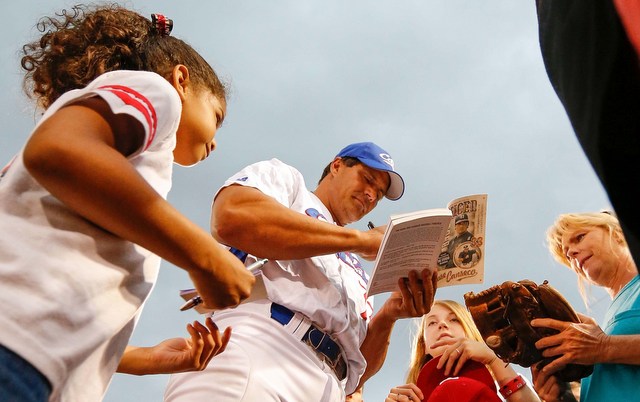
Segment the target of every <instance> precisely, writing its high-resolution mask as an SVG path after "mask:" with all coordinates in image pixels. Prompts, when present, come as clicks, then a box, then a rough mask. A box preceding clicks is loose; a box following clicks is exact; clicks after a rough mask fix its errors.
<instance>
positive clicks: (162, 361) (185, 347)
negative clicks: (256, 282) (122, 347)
mask: <svg viewBox="0 0 640 402" xmlns="http://www.w3.org/2000/svg"><path fill="white" fill-rule="evenodd" d="M205 324H206V327H205V326H204V325H202V324H201V323H200V322H198V321H195V322H194V323H193V325H192V324H188V325H187V331H188V332H189V334H190V335H191V338H190V339H189V338H171V339H167V340H165V341H163V342H161V343H159V344H158V345H156V346H152V347H134V346H128V347H127V349H126V351H125V353H124V355H123V356H122V360H121V361H120V365H119V366H118V372H120V373H127V374H136V375H145V374H171V373H181V372H186V371H201V370H204V369H205V367H207V365H208V364H209V362H210V361H211V359H212V358H213V357H214V356H215V355H218V354H220V353H222V352H223V351H224V349H225V348H226V346H227V344H228V343H229V339H230V337H231V328H227V329H225V331H224V332H223V333H222V334H221V333H220V331H219V330H218V326H217V325H216V324H215V323H214V322H213V321H212V320H211V318H210V317H207V319H206V320H205Z"/></svg>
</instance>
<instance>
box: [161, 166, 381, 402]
mask: <svg viewBox="0 0 640 402" xmlns="http://www.w3.org/2000/svg"><path fill="white" fill-rule="evenodd" d="M233 184H239V185H243V186H248V187H253V188H256V189H258V190H260V191H261V192H263V193H264V194H266V195H268V196H270V197H273V198H274V199H275V200H276V201H278V202H279V203H280V204H282V205H284V206H286V207H287V208H289V209H292V210H294V211H297V212H300V213H302V214H305V215H307V216H310V217H312V218H315V219H320V220H323V221H326V222H330V223H335V222H333V220H332V217H331V213H330V212H329V210H328V209H327V208H326V207H325V206H324V204H322V202H321V201H320V200H319V199H318V198H317V197H316V196H315V195H314V194H313V193H312V192H310V191H309V190H307V188H306V186H305V182H304V179H303V177H302V175H301V174H300V172H298V171H297V170H296V169H294V168H293V167H291V166H288V165H286V164H284V163H282V162H281V161H279V160H277V159H271V160H269V161H263V162H258V163H256V164H253V165H250V166H248V167H246V168H244V169H243V170H241V171H240V172H238V173H237V174H235V175H234V176H232V177H231V178H229V179H228V180H227V181H226V182H225V184H224V186H223V188H224V187H227V186H230V185H233ZM255 257H260V256H255ZM255 257H254V256H250V257H249V258H248V259H247V264H248V263H250V262H252V261H253V260H255ZM262 275H263V279H264V282H265V287H266V289H267V293H268V296H269V299H270V300H271V301H272V302H275V303H278V304H281V305H283V306H286V307H288V308H289V309H290V310H292V311H295V312H299V313H302V314H303V315H304V316H306V317H308V318H310V319H311V321H313V323H314V324H315V325H316V326H317V327H318V328H319V329H321V330H323V331H325V332H326V333H328V334H330V335H331V337H332V338H333V339H334V340H335V341H337V342H338V343H339V344H340V346H341V348H342V351H343V356H344V358H345V360H346V361H347V362H348V363H347V365H348V369H347V379H346V380H345V381H343V384H341V385H340V387H341V388H343V389H344V390H345V391H346V393H347V394H349V393H351V392H353V391H355V387H356V386H357V384H358V381H359V379H360V377H361V375H362V374H363V373H364V369H365V366H366V362H365V359H364V357H363V356H362V353H361V352H360V345H361V344H362V342H363V341H364V338H365V336H366V333H367V324H368V322H369V319H370V317H371V315H372V313H373V305H372V303H373V300H372V299H371V298H367V297H366V288H367V282H368V279H369V278H368V275H367V274H366V272H365V271H364V270H363V269H362V267H361V265H360V262H359V260H358V258H357V257H356V256H355V255H354V254H351V253H349V252H341V253H337V254H330V255H323V256H317V257H312V258H305V259H300V260H287V261H285V260H279V261H270V262H269V263H267V264H266V265H265V266H264V267H263V268H262ZM252 304H256V303H246V304H243V305H241V306H240V307H238V308H236V309H230V310H223V311H220V312H216V313H215V314H214V315H213V318H214V320H215V321H216V323H217V324H218V325H219V326H220V327H221V328H222V327H224V326H226V325H230V326H232V327H233V335H232V336H231V341H230V345H229V347H227V350H225V352H224V353H223V354H222V355H221V356H216V357H215V358H214V359H213V360H212V361H211V362H210V364H209V367H207V369H205V371H203V372H197V373H184V374H177V375H173V376H172V379H171V380H170V384H169V387H168V388H167V393H166V394H165V398H166V400H167V401H171V402H178V401H202V402H204V401H214V400H215V401H227V400H229V401H231V400H234V398H236V399H235V400H243V401H244V400H246V401H250V400H252V399H250V398H249V397H247V395H246V394H244V395H242V394H237V395H235V396H233V397H232V396H229V398H228V399H225V398H224V397H222V396H221V395H223V394H224V392H229V388H230V385H229V384H232V383H234V382H237V381H239V380H238V379H237V378H234V376H242V375H247V376H250V377H248V379H247V380H246V381H247V382H249V383H250V382H251V381H259V380H258V379H257V377H260V378H262V376H263V375H264V376H265V377H267V378H269V381H265V384H264V387H265V389H262V391H260V392H263V394H262V395H260V394H258V393H256V394H255V397H261V398H266V394H270V393H272V392H280V394H279V395H276V396H274V397H273V400H307V401H315V400H322V401H325V400H327V401H328V400H336V399H331V397H326V396H324V394H323V393H322V392H321V391H318V392H316V393H314V391H307V392H308V394H306V398H303V399H295V398H297V397H299V396H295V395H297V394H295V392H296V389H295V388H301V387H302V389H310V388H308V387H310V385H309V384H311V383H312V381H313V380H311V379H305V380H304V381H302V380H301V378H300V377H299V374H296V373H300V372H302V371H308V372H309V373H310V372H312V369H313V367H311V366H312V364H310V363H307V366H304V365H303V363H300V362H298V359H297V358H296V359H295V361H294V359H293V358H287V357H286V356H283V353H284V352H282V351H280V349H282V348H283V347H282V345H285V348H286V349H288V350H295V351H296V353H298V354H300V353H302V352H303V351H304V352H307V353H308V352H309V350H310V348H308V347H307V346H306V345H304V344H303V343H302V342H300V341H297V340H296V339H295V338H293V337H291V336H290V335H289V334H288V333H286V332H284V331H282V330H281V329H278V327H281V325H279V324H278V323H276V322H275V321H273V320H272V319H270V318H269V317H268V315H267V314H266V313H265V314H261V313H260V310H261V308H262V307H261V306H260V305H255V306H251V305H252ZM257 322H259V323H260V324H259V326H262V327H263V330H262V331H260V332H261V334H260V336H259V337H258V338H259V339H258V338H256V337H255V336H253V335H251V334H253V333H255V331H256V330H255V329H254V327H256V326H258V324H257ZM267 337H270V338H271V339H270V340H269V341H265V338H267ZM255 342H265V344H264V346H262V349H260V348H256V347H254V346H255V345H251V344H254V343H255ZM249 348H251V350H252V353H251V354H249V353H245V355H246V356H245V358H244V359H243V360H242V361H243V365H245V366H247V365H249V364H250V362H253V364H254V366H252V367H250V368H247V369H246V370H247V373H245V374H242V373H238V372H237V371H236V372H234V373H230V372H229V370H230V369H229V368H228V365H229V363H230V359H228V358H224V357H223V356H224V355H225V354H227V352H229V353H230V354H232V353H233V354H236V353H237V354H239V352H236V349H242V350H247V349H249ZM254 349H256V350H254ZM259 354H263V357H260V358H258V357H257V355H259ZM274 364H277V366H278V367H273V365H274ZM288 368H292V372H291V373H290V374H289V373H287V372H285V371H286V370H287V369H288ZM234 370H239V369H234ZM260 370H264V371H265V372H264V373H263V372H261V371H260ZM269 370H271V372H269ZM287 375H289V376H290V377H287V378H276V377H278V376H287ZM305 381H306V382H305ZM334 381H337V380H336V379H335V378H334ZM243 387H246V384H243ZM286 387H293V388H294V389H291V390H284V388H286ZM269 388H271V389H269ZM319 388H320V389H322V387H321V386H320V387H319ZM203 389H208V390H209V391H208V393H207V392H204V391H203ZM223 389H224V390H223ZM244 389H245V388H242V390H244ZM243 392H244V391H243ZM252 392H253V391H252ZM256 392H258V391H256ZM287 392H290V393H287ZM224 395H226V394H224ZM242 398H245V399H242ZM289 398H292V399H289ZM340 398H344V395H342V396H338V399H340ZM261 400H272V399H268V398H266V399H261Z"/></svg>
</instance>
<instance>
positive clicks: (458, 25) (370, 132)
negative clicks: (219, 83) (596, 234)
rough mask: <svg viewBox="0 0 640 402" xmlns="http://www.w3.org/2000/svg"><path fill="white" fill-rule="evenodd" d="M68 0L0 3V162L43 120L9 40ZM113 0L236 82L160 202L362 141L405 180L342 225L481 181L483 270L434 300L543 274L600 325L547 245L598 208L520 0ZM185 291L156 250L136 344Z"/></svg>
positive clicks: (204, 216)
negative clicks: (201, 152)
mask: <svg viewBox="0 0 640 402" xmlns="http://www.w3.org/2000/svg"><path fill="white" fill-rule="evenodd" d="M72 4H73V2H68V1H61V0H28V1H27V2H5V4H3V6H4V15H5V17H6V18H4V19H3V23H2V28H0V29H1V30H2V35H0V52H1V53H0V91H1V92H2V94H3V96H2V97H0V102H1V104H0V106H1V107H0V113H1V117H0V122H1V123H2V127H3V128H2V135H1V136H0V165H4V164H5V163H6V162H8V161H9V160H10V158H11V157H12V156H13V155H14V154H15V153H16V152H17V151H18V150H19V149H20V148H21V147H22V146H23V144H24V142H25V140H26V138H27V137H28V135H29V133H30V131H31V129H32V128H33V126H34V124H35V122H36V121H37V119H38V116H39V115H38V114H37V113H35V112H34V108H33V105H32V104H31V103H30V101H28V99H27V98H26V97H25V95H24V94H23V93H22V90H21V80H22V72H21V71H20V62H19V50H20V47H21V45H22V44H24V43H26V42H27V41H29V40H31V39H33V38H35V36H34V35H36V31H35V29H34V26H35V23H36V21H37V19H38V18H39V17H41V16H43V15H46V14H49V13H51V12H53V11H56V10H59V9H61V8H64V7H68V6H70V5H72ZM123 4H125V5H128V6H129V7H131V8H133V9H135V10H137V11H139V12H141V13H142V14H143V15H147V16H148V15H150V14H151V13H154V12H158V13H163V14H166V15H167V16H168V17H169V18H172V19H173V20H174V25H175V26H174V30H173V35H174V36H177V37H179V38H181V39H184V40H186V41H187V42H189V43H190V44H191V45H192V46H194V47H195V48H196V49H197V50H199V51H200V53H201V54H202V55H203V56H204V57H205V58H206V59H207V60H208V61H209V62H210V63H211V64H212V66H213V67H214V68H215V69H216V71H217V72H218V73H219V75H221V77H222V78H224V79H225V80H226V81H227V82H228V83H229V84H230V87H231V89H232V91H231V98H230V100H229V105H228V115H227V118H226V119H225V122H224V125H223V127H222V128H221V129H220V130H219V131H218V134H217V137H216V138H217V140H218V148H217V149H216V151H215V152H214V154H213V155H212V156H211V157H210V158H209V159H208V160H207V161H205V162H203V163H201V164H199V165H197V166H195V167H192V168H181V167H176V168H175V171H174V172H175V173H174V185H173V189H172V191H171V193H170V195H169V200H170V201H171V202H172V203H173V204H174V205H175V206H176V207H177V208H178V209H179V210H181V211H182V212H184V213H185V214H186V215H187V216H189V217H190V218H191V219H192V220H193V221H194V222H196V223H197V224H199V225H200V226H202V227H203V228H205V229H207V230H208V224H209V213H210V203H211V198H212V195H213V194H214V193H215V191H216V190H217V189H218V187H219V186H220V185H221V184H222V183H223V182H224V180H225V179H226V178H227V177H229V176H230V175H232V174H233V173H235V172H236V171H238V170H239V169H241V168H242V167H243V166H245V165H247V164H249V163H252V162H256V161H259V160H264V159H269V158H273V157H277V158H279V159H281V160H283V161H284V162H286V163H289V164H291V165H293V166H295V167H297V168H298V169H299V170H300V171H301V172H302V173H303V175H304V176H305V177H306V181H307V186H308V188H309V189H311V190H312V189H313V188H314V185H315V183H316V182H317V180H318V177H319V175H320V173H321V171H322V168H323V167H324V166H325V165H326V164H327V163H328V162H329V161H330V160H331V159H332V158H333V157H334V155H335V154H336V153H337V152H338V150H340V149H341V148H342V147H343V146H344V145H347V144H349V143H352V142H359V141H374V142H376V143H378V144H379V145H381V146H382V147H383V148H386V149H387V150H388V151H389V152H390V153H391V155H392V156H393V158H394V160H395V163H396V167H397V169H398V171H399V173H401V174H402V175H403V177H404V179H405V182H406V184H407V189H406V192H405V195H404V197H403V198H402V199H401V200H399V201H396V202H391V201H388V200H385V201H383V202H381V203H380V204H379V206H378V208H377V209H376V210H375V211H373V212H372V213H371V214H370V215H369V216H368V217H366V218H365V220H364V221H363V222H359V223H355V224H353V225H352V226H353V227H355V228H359V229H365V227H366V221H367V220H372V221H374V222H375V223H376V224H383V223H385V221H386V220H387V219H388V216H389V215H390V214H394V213H401V212H409V211H412V210H418V209H428V208H440V207H445V206H446V204H447V202H448V201H450V200H451V199H453V198H455V197H458V196H462V195H467V194H474V193H487V194H488V216H487V233H486V234H487V241H486V260H485V270H486V272H485V282H484V284H482V285H465V286H454V287H449V288H443V289H440V290H439V291H438V294H437V297H438V298H447V299H454V300H457V301H459V302H462V300H463V299H462V297H463V294H464V293H466V292H469V291H473V292H479V291H481V290H483V289H486V288H488V287H490V286H493V285H496V284H499V283H502V282H503V281H505V280H514V281H516V280H520V279H525V278H526V279H531V280H533V281H536V282H542V281H543V280H545V279H547V280H549V281H550V283H551V285H553V286H554V287H556V288H557V289H558V290H560V291H561V292H562V293H563V294H564V295H565V296H566V298H567V299H568V300H569V301H570V302H571V303H572V304H573V305H574V307H575V308H576V310H578V311H580V312H583V313H587V314H590V315H593V316H594V317H595V318H596V319H597V320H598V321H599V322H600V321H601V320H602V315H603V312H604V309H605V308H606V306H607V305H608V303H609V299H608V296H606V295H605V294H604V293H603V292H598V291H594V292H593V297H594V299H595V300H594V302H593V303H594V305H593V309H592V310H591V311H588V310H587V309H586V308H585V307H584V304H583V303H582V301H581V299H580V296H579V294H578V291H577V287H576V285H575V276H574V275H573V274H572V273H571V272H569V270H568V269H565V268H563V267H561V266H560V265H558V264H557V263H555V262H554V261H553V259H552V258H551V257H550V255H549V253H548V252H547V250H546V248H545V244H544V232H545V230H546V229H547V227H548V226H549V225H550V224H551V223H552V222H553V220H554V219H555V217H556V216H557V215H558V214H560V213H565V212H573V211H581V212H582V211H592V210H600V209H602V208H607V207H608V205H609V203H608V200H607V198H606V196H605V194H604V192H603V190H602V187H601V185H600V183H599V182H598V181H597V178H596V176H595V174H594V173H593V171H592V169H591V167H590V166H589V164H588V162H587V160H586V158H585V156H584V154H583V153H582V150H581V149H580V147H579V145H578V143H577V140H576V139H575V137H574V135H573V131H572V129H571V126H570V124H569V122H568V119H567V117H566V114H565V112H564V109H563V108H562V105H561V104H560V102H559V101H558V99H557V97H556V95H555V93H554V92H553V90H552V88H551V85H550V84H549V81H548V78H547V76H546V73H545V71H544V66H543V63H542V58H541V56H540V49H539V44H538V36H537V21H536V14H535V2H534V0H529V1H522V0H519V1H497V0H492V1H485V2H474V1H460V0H447V1H431V0H421V1H416V0H376V1H363V0H350V1H335V0H323V1H318V0H306V1H305V0H289V1H284V0H271V1H264V0H253V1H248V0H233V1H231V0H225V1H220V0H207V1H194V0H181V1H167V0H164V1H150V0H149V1H142V0H140V1H138V0H136V1H129V2H126V3H123ZM3 235H7V234H3ZM365 265H366V268H367V269H368V270H369V271H370V269H371V267H372V265H371V264H370V263H365ZM186 287H191V284H190V283H189V280H188V277H187V275H186V273H185V272H184V271H182V270H180V269H178V268H176V267H175V266H173V265H171V264H168V263H164V262H163V265H162V268H161V273H160V277H159V281H158V283H157V285H156V287H155V289H154V291H153V294H152V296H151V298H150V299H149V301H148V303H147V305H146V307H145V309H144V312H143V316H142V319H141V320H140V322H139V324H138V327H137V328H136V331H135V333H134V337H133V340H132V343H134V344H137V345H151V344H155V343H157V342H159V341H161V340H163V339H166V338H169V337H175V336H185V335H186V330H185V325H186V323H187V322H189V321H193V320H194V319H197V318H198V315H197V314H196V313H195V312H193V311H189V312H180V311H178V309H179V307H180V305H181V304H182V303H181V302H182V300H181V299H180V298H179V297H178V291H179V290H180V289H182V288H186ZM387 296H388V295H381V296H380V297H377V298H376V302H375V305H376V306H377V307H380V306H381V305H382V303H383V301H384V299H385V298H386V297H387ZM412 328H413V322H412V321H411V320H403V321H400V322H398V324H397V325H396V327H395V329H394V332H393V336H392V343H391V347H390V349H389V354H388V358H387V361H386V363H385V365H384V367H383V368H382V370H381V371H380V372H379V373H378V374H377V375H376V376H375V377H373V378H372V379H371V380H369V382H368V383H367V385H366V386H365V400H366V401H367V402H374V401H382V400H384V397H385V396H386V394H387V393H388V391H389V389H390V388H391V387H393V386H395V385H398V384H403V383H404V377H405V374H406V368H407V364H408V359H409V350H410V338H411V334H412ZM519 371H521V372H522V373H523V374H527V375H528V369H519ZM167 379H168V377H167V376H163V375H161V376H148V377H133V376H125V375H116V377H115V378H114V381H113V383H112V385H111V387H110V389H109V391H108V393H107V397H106V399H105V400H106V401H109V402H128V401H132V402H133V401H135V402H140V401H159V400H161V399H162V395H163V392H164V387H165V384H166V382H167ZM301 386H304V384H301Z"/></svg>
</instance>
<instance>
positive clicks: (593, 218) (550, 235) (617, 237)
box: [547, 211, 627, 306]
mask: <svg viewBox="0 0 640 402" xmlns="http://www.w3.org/2000/svg"><path fill="white" fill-rule="evenodd" d="M588 228H601V229H604V230H605V231H606V232H607V233H608V234H609V242H610V244H611V245H613V244H614V243H615V242H618V243H619V244H621V245H622V246H623V247H625V248H626V247H627V241H626V240H625V238H624V234H623V233H622V227H621V226H620V222H619V221H618V218H617V217H616V216H615V215H614V214H613V213H611V212H607V211H605V212H586V213H573V214H562V215H560V216H559V217H558V218H557V219H556V221H555V222H554V223H553V225H551V227H549V229H548V230H547V246H548V248H549V252H550V253H551V255H552V256H553V258H554V259H555V260H556V261H558V262H559V263H560V264H562V265H565V266H567V267H569V268H571V269H572V270H574V272H575V273H576V274H577V275H578V290H579V291H580V296H582V300H583V301H584V303H585V305H587V306H588V305H589V303H588V297H587V294H586V290H585V282H586V276H585V274H584V272H582V270H580V269H579V268H576V267H572V266H571V261H569V258H568V257H567V254H566V252H565V251H564V247H563V245H562V238H563V236H564V235H565V234H566V233H569V232H576V231H579V230H581V229H588Z"/></svg>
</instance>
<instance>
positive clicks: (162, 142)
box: [0, 5, 254, 401]
mask: <svg viewBox="0 0 640 402" xmlns="http://www.w3.org/2000/svg"><path fill="white" fill-rule="evenodd" d="M171 27H172V22H171V20H169V19H167V18H165V17H164V16H162V15H154V16H153V17H152V18H151V19H149V18H145V17H143V16H141V15H139V14H138V13H136V12H133V11H130V10H128V9H126V8H124V7H121V6H118V5H98V6H93V7H84V6H76V7H73V8H72V9H70V10H65V11H62V12H61V13H58V14H56V15H55V16H53V17H46V18H43V19H42V20H40V22H39V24H38V28H39V29H40V31H41V32H42V33H43V35H42V37H41V38H39V39H38V40H37V41H34V42H32V43H29V44H27V45H25V46H24V47H23V51H24V57H23V58H22V66H23V68H24V69H25V70H26V77H25V88H26V90H27V92H28V93H29V94H30V95H31V96H32V97H33V98H34V99H35V100H36V102H37V104H38V106H40V107H42V108H43V109H45V112H44V115H43V116H42V118H41V120H40V121H39V122H38V123H37V125H36V127H35V129H34V130H33V132H32V134H31V136H30V138H29V139H28V141H27V143H26V145H25V146H24V148H23V149H22V150H20V151H19V153H18V154H17V155H16V157H15V158H14V159H13V160H12V161H11V162H10V164H9V165H8V166H6V167H5V168H4V169H3V170H2V171H1V173H0V233H2V235H1V236H0V304H1V305H2V306H3V309H2V312H1V313H0V400H20V401H46V400H50V401H58V400H66V401H99V400H101V399H102V396H103V394H104V392H105V389H106V387H107V385H108V384H109V381H110V378H111V376H112V375H113V373H114V372H115V371H116V368H118V367H119V368H120V370H121V371H125V372H131V373H136V374H144V373H149V372H171V371H181V370H188V369H202V367H203V365H206V363H207V361H208V359H209V358H210V357H211V356H212V354H215V353H217V352H219V351H220V348H221V347H222V348H223V347H224V345H225V342H226V341H228V337H229V332H228V331H227V332H225V334H224V335H223V337H222V338H220V334H219V333H218V332H217V328H216V327H215V325H214V324H213V323H212V322H211V321H208V322H207V326H206V327H205V326H203V325H202V324H199V323H197V324H194V325H193V326H191V325H189V326H188V331H189V333H190V335H191V339H190V340H189V339H186V340H171V341H168V342H167V343H164V344H161V345H159V346H158V348H155V349H151V350H149V349H141V348H129V349H128V352H127V354H126V355H125V356H126V357H125V359H124V360H123V361H122V362H121V357H122V356H123V353H124V352H125V348H126V346H127V342H128V340H129V337H130V335H131V333H132V331H133V328H134V325H135V322H136V320H137V318H138V316H139V314H140V312H141V310H142V306H143V304H144V302H145V300H146V298H147V297H148V295H149V293H150V292H151V289H152V288H153V285H154V283H155V281H156V277H157V272H158V268H159V265H160V258H164V259H166V260H168V261H170V262H172V263H173V264H175V265H176V266H178V267H181V268H183V269H185V270H186V271H187V272H188V274H189V276H190V278H191V279H192V280H193V282H194V284H195V287H196V288H197V289H198V291H199V293H200V295H202V297H203V299H204V300H205V303H206V305H208V306H209V307H212V308H214V307H227V306H233V305H236V304H238V303H239V302H240V301H241V300H242V299H244V298H246V297H247V296H248V295H249V292H250V288H251V286H252V284H253V282H254V279H253V276H252V275H251V274H250V273H248V272H247V271H246V270H245V269H244V266H243V264H242V263H240V261H239V260H238V259H237V258H236V257H234V256H233V255H232V254H231V253H229V252H228V251H226V250H225V249H223V248H222V247H220V245H219V244H218V243H216V242H215V241H214V240H213V238H212V237H211V235H210V234H209V233H207V232H206V231H204V230H202V229H200V228H199V226H197V225H196V224H194V223H192V222H190V221H189V220H188V219H186V218H185V217H184V216H183V215H182V214H180V213H179V212H178V211H177V210H176V209H174V208H173V207H172V206H171V205H170V204H169V203H167V201H166V196H167V193H168V191H169V188H170V187H171V173H172V165H173V163H174V162H175V163H178V164H180V165H192V164H195V163H197V162H199V161H201V160H203V159H205V158H206V157H207V156H208V155H209V154H210V152H212V151H213V150H214V148H215V140H214V136H215V133H216V130H217V129H218V128H219V126H220V124H221V123H222V121H223V119H224V116H225V114H226V95H225V89H224V86H223V85H222V84H221V82H220V80H219V79H218V77H217V76H216V74H215V72H214V71H213V69H212V68H211V67H210V66H209V64H207V62H206V61H205V60H204V59H203V58H202V57H201V56H200V55H199V54H198V53H197V52H196V51H195V50H194V49H193V48H191V47H190V46H189V45H188V44H186V43H185V42H183V41H181V40H180V39H177V38H174V37H172V36H170V35H169V34H170V31H171ZM203 345H204V346H203ZM203 348H204V349H206V350H204V351H203ZM154 352H158V353H159V354H155V355H154ZM9 398H13V399H9Z"/></svg>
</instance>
